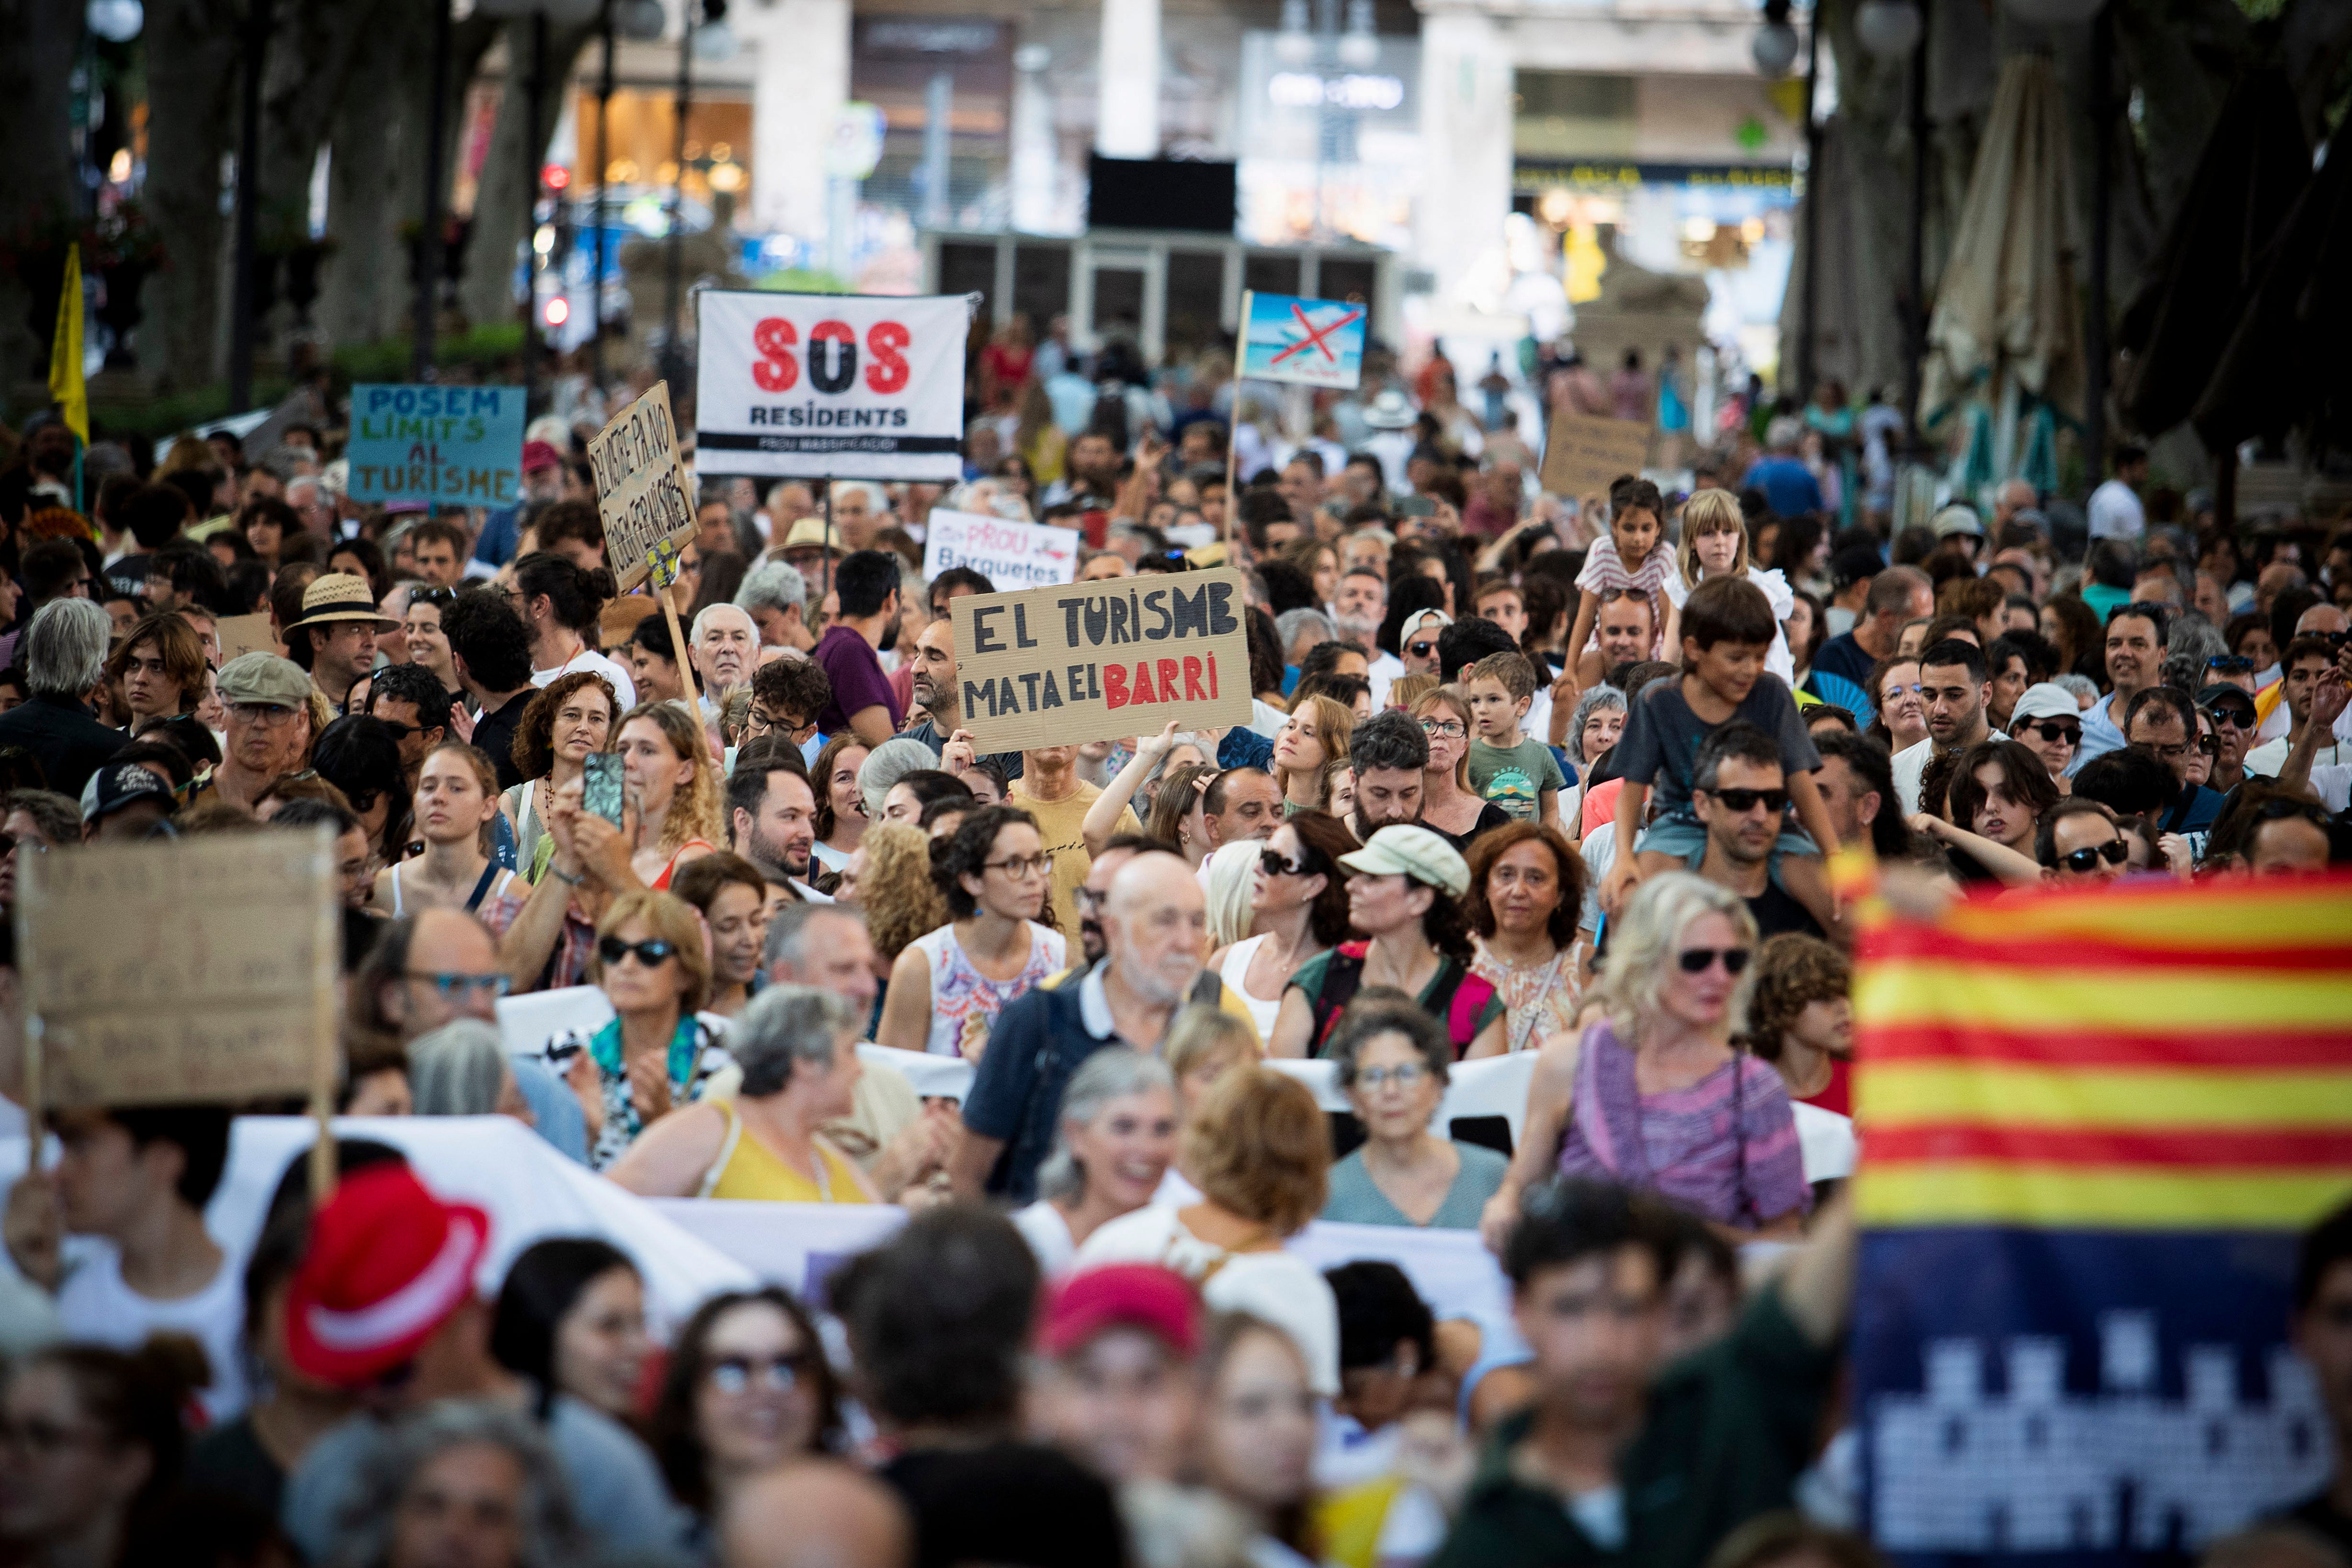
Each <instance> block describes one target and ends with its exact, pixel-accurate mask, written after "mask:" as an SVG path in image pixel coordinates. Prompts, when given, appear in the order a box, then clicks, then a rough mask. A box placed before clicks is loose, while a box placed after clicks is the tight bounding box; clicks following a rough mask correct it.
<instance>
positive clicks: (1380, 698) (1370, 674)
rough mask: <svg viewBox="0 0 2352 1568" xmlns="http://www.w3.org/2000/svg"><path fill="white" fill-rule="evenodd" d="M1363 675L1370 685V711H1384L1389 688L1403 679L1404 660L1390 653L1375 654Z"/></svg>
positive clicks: (1387, 701) (1387, 702)
mask: <svg viewBox="0 0 2352 1568" xmlns="http://www.w3.org/2000/svg"><path fill="white" fill-rule="evenodd" d="M1364 674H1365V677H1366V678H1367V679H1370V681H1371V683H1372V711H1373V712H1375V713H1379V712H1383V711H1385V710H1387V708H1388V705H1389V688H1390V687H1391V686H1393V685H1395V684H1396V683H1397V682H1398V681H1400V680H1402V679H1404V660H1402V659H1401V658H1398V657H1397V656H1396V655H1394V654H1392V653H1376V654H1374V655H1373V656H1372V658H1371V661H1370V668H1367V669H1366V670H1365V671H1364Z"/></svg>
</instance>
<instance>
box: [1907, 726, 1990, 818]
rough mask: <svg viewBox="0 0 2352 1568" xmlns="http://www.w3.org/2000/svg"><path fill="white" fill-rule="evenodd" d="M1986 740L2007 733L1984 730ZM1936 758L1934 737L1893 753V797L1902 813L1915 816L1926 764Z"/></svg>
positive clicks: (1925, 775) (1925, 772) (1924, 778)
mask: <svg viewBox="0 0 2352 1568" xmlns="http://www.w3.org/2000/svg"><path fill="white" fill-rule="evenodd" d="M1985 739H1986V740H1988V741H2006V740H2008V739H2009V737H2008V736H2007V735H2004V734H2002V733H2001V732H2000V731H1998V730H1988V731H1985ZM1935 760H1936V741H1935V737H1933V736H1932V735H1931V736H1929V737H1928V738H1927V740H1924V741H1915V742H1912V743H1911V744H1910V745H1907V746H1906V747H1904V748H1903V749H1902V750H1901V751H1899V752H1895V767H1894V773H1895V799H1897V800H1899V801H1901V802H1902V803H1903V815H1904V816H1916V815H1918V811H1919V786H1920V784H1922V783H1923V782H1924V781H1925V780H1926V778H1927V764H1928V763H1931V762H1933V761H1935Z"/></svg>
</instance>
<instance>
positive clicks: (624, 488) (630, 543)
mask: <svg viewBox="0 0 2352 1568" xmlns="http://www.w3.org/2000/svg"><path fill="white" fill-rule="evenodd" d="M588 467H589V468H591V469H592V470H593V471H594V473H595V476H596V511H597V514H598V515H599V516H600V517H602V518H603V519H604V563H605V565H607V566H609V567H611V568H612V572H613V576H614V580H615V581H616V582H618V583H619V584H620V586H621V592H622V593H624V594H625V593H627V592H629V590H631V589H632V588H635V586H636V585H637V584H640V583H642V582H644V581H645V580H646V571H647V570H648V569H649V567H650V564H651V561H652V557H653V552H654V546H655V545H656V544H659V543H661V542H665V541H667V542H669V543H671V544H675V545H681V546H682V545H684V544H685V543H686V542H687V541H688V540H689V539H692V538H693V537H694V498H693V496H692V495H691V494H690V493H689V489H688V478H687V473H686V465H685V463H684V462H683V461H682V460H681V459H680V458H679V456H678V450H677V425H676V424H675V423H674V422H673V421H672V420H671V418H670V412H669V383H667V382H666V381H657V382H656V383H654V384H653V389H652V390H651V391H649V392H647V393H646V395H644V396H643V397H640V398H638V399H637V400H636V401H635V403H632V404H630V405H628V406H627V407H626V408H624V409H622V410H621V412H620V413H619V414H617V415H615V416H614V417H613V422H612V423H611V424H609V425H607V426H604V428H603V429H602V430H599V431H597V432H596V437H595V439H594V440H592V441H590V442H589V443H588ZM681 646H683V645H681Z"/></svg>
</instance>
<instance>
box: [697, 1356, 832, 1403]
mask: <svg viewBox="0 0 2352 1568" xmlns="http://www.w3.org/2000/svg"><path fill="white" fill-rule="evenodd" d="M815 1366H816V1357H814V1355H812V1354H810V1353H809V1352H807V1351H794V1352H793V1353H792V1354H790V1355H779V1356H748V1355H732V1356H728V1357H726V1358H724V1359H723V1360H719V1361H715V1362H712V1363H710V1371H709V1374H708V1375H709V1378H710V1386H711V1387H712V1388H713V1389H714V1390H716V1391H717V1392H719V1393H720V1394H748V1393H749V1392H751V1388H752V1386H753V1379H755V1378H756V1379H757V1380H758V1386H760V1387H761V1388H762V1389H765V1390H767V1391H768V1392H770V1393H772V1394H790V1393H791V1392H792V1391H793V1389H795V1388H797V1387H799V1386H800V1381H801V1379H802V1378H803V1377H806V1376H807V1375H808V1374H809V1373H810V1372H811V1371H813V1370H814V1368H815Z"/></svg>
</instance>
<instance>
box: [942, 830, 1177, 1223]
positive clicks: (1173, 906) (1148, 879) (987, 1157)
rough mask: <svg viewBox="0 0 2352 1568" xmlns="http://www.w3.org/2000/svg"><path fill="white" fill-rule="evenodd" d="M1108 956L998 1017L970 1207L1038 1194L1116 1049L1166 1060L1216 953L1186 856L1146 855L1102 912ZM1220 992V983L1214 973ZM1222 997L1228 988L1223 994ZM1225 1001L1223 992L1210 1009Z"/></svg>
mask: <svg viewBox="0 0 2352 1568" xmlns="http://www.w3.org/2000/svg"><path fill="white" fill-rule="evenodd" d="M1102 931H1103V943H1104V957H1103V959H1102V961H1101V962H1100V963H1097V964H1096V965H1095V966H1094V967H1093V968H1092V969H1090V970H1088V971H1087V974H1086V976H1085V978H1084V979H1082V980H1076V981H1065V982H1064V983H1063V984H1059V985H1056V986H1052V987H1050V988H1049V987H1043V986H1041V987H1039V988H1038V989H1036V990H1034V991H1032V992H1030V993H1029V994H1026V995H1024V996H1020V997H1017V998H1015V999H1014V1000H1013V1002H1012V1003H1011V1004H1010V1005H1007V1006H1006V1007H1005V1009H1004V1011H1003V1012H1002V1013H1000V1014H998V1015H997V1016H996V1025H995V1027H994V1028H993V1029H992V1030H991V1031H990V1039H989V1050H988V1052H987V1054H986V1055H984V1056H982V1058H981V1059H980V1068H979V1070H978V1072H977V1073H976V1074H975V1075H974V1076H973V1079H972V1084H971V1094H970V1095H969V1096H967V1097H966V1099H965V1100H964V1103H963V1125H964V1135H963V1142H962V1144H961V1146H960V1147H959V1148H958V1149H957V1151H956V1154H955V1158H954V1160H953V1161H952V1162H951V1163H950V1166H949V1173H950V1179H951V1181H952V1182H953V1184H954V1187H955V1192H956V1194H957V1195H958V1196H959V1197H964V1198H976V1197H978V1196H980V1195H981V1194H982V1193H983V1192H985V1193H986V1194H989V1195H990V1196H992V1197H1002V1198H1005V1199H1007V1200H1009V1201H1011V1202H1012V1203H1014V1204H1016V1205H1018V1204H1025V1203H1028V1202H1029V1201H1031V1200H1032V1199H1033V1198H1034V1197H1035V1196H1036V1195H1037V1167H1038V1165H1039V1164H1041V1163H1043V1162H1044V1161H1045V1155H1046V1154H1047V1152H1049V1151H1050V1150H1051V1149H1052V1148H1053V1144H1054V1135H1055V1129H1056V1128H1057V1127H1058V1126H1059V1124H1060V1121H1061V1110H1062V1091H1063V1090H1064V1089H1066V1087H1067V1086H1068V1084H1069V1081H1070V1075H1071V1074H1072V1073H1074V1072H1076V1070H1077V1069H1078V1067H1079V1064H1081V1063H1082V1062H1084V1061H1085V1060H1086V1059H1087V1058H1088V1057H1090V1056H1092V1055H1093V1054H1094V1053H1095V1052H1097V1051H1098V1050H1101V1049H1102V1048H1103V1047H1107V1046H1122V1045H1123V1046H1132V1047H1135V1048H1136V1049H1138V1050H1140V1051H1147V1052H1157V1051H1158V1049H1159V1047H1160V1041H1161V1039H1162V1038H1163V1037H1165V1036H1166V1035H1167V1033H1168V1026H1169V1024H1170V1022H1171V1020H1173V1019H1174V1017H1175V1016H1176V1014H1177V1012H1178V1011H1179V1010H1180V1009H1181V1008H1182V1007H1183V1006H1184V1005H1185V1004H1186V1003H1187V1002H1188V1001H1191V1000H1192V999H1193V994H1194V991H1195V983H1196V982H1198V981H1200V980H1202V977H1203V973H1202V959H1203V958H1204V957H1205V956H1206V955H1207V953H1208V951H1209V912H1208V900H1207V898H1206V897H1205V896H1204V895H1203V894H1202V891H1201V885H1200V883H1198V882H1196V881H1194V880H1193V879H1192V868H1191V867H1190V866H1188V865H1186V864H1185V863H1184V859H1183V857H1181V856H1180V855H1171V854H1169V853H1167V852H1165V851H1164V850H1144V851H1141V852H1139V853H1138V854H1137V855H1136V856H1135V857H1134V858H1132V859H1130V860H1129V861H1128V862H1127V864H1126V865H1124V866H1122V867H1120V868H1119V869H1118V874H1117V875H1116V876H1114V877H1113V878H1112V879H1111V881H1110V887H1109V893H1108V897H1107V898H1106V899H1105V900H1103V904H1102ZM1207 979H1208V980H1209V982H1210V987H1216V978H1215V976H1214V975H1213V974H1211V975H1208V976H1207ZM1217 989H1221V988H1217ZM1215 994H1216V989H1212V990H1211V992H1210V996H1209V997H1204V998H1202V1000H1210V999H1213V997H1214V995H1215Z"/></svg>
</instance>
